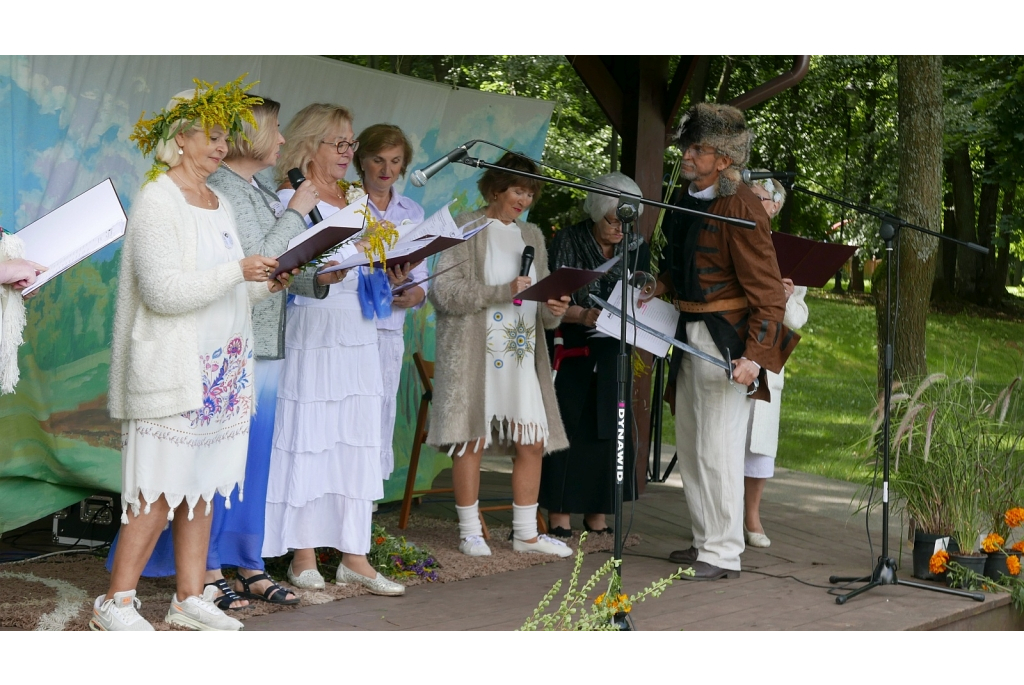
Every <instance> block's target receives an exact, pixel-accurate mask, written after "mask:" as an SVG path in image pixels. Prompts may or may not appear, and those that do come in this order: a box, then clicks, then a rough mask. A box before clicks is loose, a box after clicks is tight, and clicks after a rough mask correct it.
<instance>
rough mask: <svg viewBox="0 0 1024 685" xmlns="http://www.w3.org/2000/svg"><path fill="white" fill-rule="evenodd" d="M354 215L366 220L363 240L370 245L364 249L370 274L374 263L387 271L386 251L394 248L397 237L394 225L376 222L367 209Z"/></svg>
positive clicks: (385, 221) (388, 222)
mask: <svg viewBox="0 0 1024 685" xmlns="http://www.w3.org/2000/svg"><path fill="white" fill-rule="evenodd" d="M356 214H360V215H362V217H363V218H364V219H365V220H366V231H364V232H363V240H365V241H367V242H368V243H370V246H369V247H368V248H366V256H367V258H368V259H369V260H370V273H373V264H374V262H376V261H380V263H381V265H383V267H384V268H385V269H387V268H388V262H387V251H388V250H390V249H391V248H393V247H394V246H395V243H397V242H398V237H399V235H398V230H397V229H396V228H395V224H394V223H392V222H390V221H388V220H386V219H385V220H383V221H378V220H377V218H376V217H375V216H373V212H371V211H370V210H369V209H362V210H360V211H358V212H356Z"/></svg>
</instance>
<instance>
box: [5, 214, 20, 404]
mask: <svg viewBox="0 0 1024 685" xmlns="http://www.w3.org/2000/svg"><path fill="white" fill-rule="evenodd" d="M24 254H25V244H24V243H23V242H22V241H21V238H18V237H17V236H14V235H11V234H10V233H7V234H2V237H0V262H6V261H8V260H11V259H20V258H21V257H22V256H23V255H24ZM24 330H25V302H24V301H23V300H22V297H21V293H20V292H18V291H17V290H15V289H14V288H13V287H11V286H9V285H0V395H7V394H9V393H12V392H14V386H15V385H17V384H18V378H19V377H20V372H19V370H18V347H19V346H20V345H21V343H22V340H23V338H22V332H23V331H24Z"/></svg>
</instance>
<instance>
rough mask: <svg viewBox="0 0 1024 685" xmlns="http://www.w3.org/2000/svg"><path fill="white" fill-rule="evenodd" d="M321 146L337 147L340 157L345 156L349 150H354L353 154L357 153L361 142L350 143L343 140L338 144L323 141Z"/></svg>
mask: <svg viewBox="0 0 1024 685" xmlns="http://www.w3.org/2000/svg"><path fill="white" fill-rule="evenodd" d="M320 144H321V145H333V146H334V147H337V148H338V154H339V155H343V154H345V153H346V152H348V151H349V150H352V152H355V151H356V150H358V149H359V141H358V140H353V141H352V142H351V143H350V142H349V141H347V140H342V141H339V142H337V143H332V142H330V141H327V140H321V141H320Z"/></svg>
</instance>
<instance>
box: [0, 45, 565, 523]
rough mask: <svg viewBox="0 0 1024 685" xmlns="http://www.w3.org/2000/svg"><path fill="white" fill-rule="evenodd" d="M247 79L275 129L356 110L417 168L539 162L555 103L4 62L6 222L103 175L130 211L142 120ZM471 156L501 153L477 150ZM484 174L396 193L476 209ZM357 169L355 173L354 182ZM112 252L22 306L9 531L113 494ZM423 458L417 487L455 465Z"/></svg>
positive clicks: (393, 83)
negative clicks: (519, 156)
mask: <svg viewBox="0 0 1024 685" xmlns="http://www.w3.org/2000/svg"><path fill="white" fill-rule="evenodd" d="M245 72H248V74H249V77H248V78H249V79H250V80H258V81H259V82H260V83H259V85H258V86H257V87H256V88H255V89H254V90H255V91H256V92H257V93H260V94H265V95H268V96H270V97H273V98H274V99H275V100H278V101H280V102H281V103H282V112H281V121H282V125H284V124H285V123H287V122H288V121H289V120H290V119H291V117H292V115H294V114H295V113H296V112H297V111H298V110H300V109H301V108H302V107H304V106H305V105H307V104H309V103H311V102H334V103H338V104H342V105H345V106H346V107H348V108H350V109H351V110H352V112H353V114H354V116H355V129H356V131H357V132H358V131H360V130H361V129H362V128H364V127H365V126H368V125H370V124H375V123H380V122H390V123H393V124H397V125H398V126H400V127H402V129H403V130H405V132H406V133H407V134H408V135H409V137H410V139H411V141H412V143H413V148H414V149H415V150H416V154H415V157H414V159H413V163H412V165H410V166H411V168H417V167H419V166H422V165H424V164H426V163H427V162H429V161H432V160H434V159H436V158H437V157H440V156H441V155H443V154H445V153H447V152H449V151H450V150H452V149H453V148H455V147H457V146H458V145H460V144H462V143H464V142H466V141H467V140H472V139H477V138H478V139H484V140H490V141H493V142H495V143H497V144H499V145H503V146H506V147H509V148H514V149H517V150H522V151H524V152H525V153H526V154H528V155H530V156H533V157H538V158H539V157H540V155H541V152H542V150H543V147H544V139H545V137H546V135H547V129H548V123H549V120H550V117H551V111H552V103H550V102H545V101H538V100H529V99H526V98H515V97H509V96H504V95H495V94H491V93H480V92H477V91H472V90H466V89H456V88H451V87H449V86H445V85H441V84H436V83H431V82H428V81H422V80H418V79H412V78H408V77H404V76H395V75H391V74H386V73H383V72H379V71H373V70H370V69H364V68H361V67H355V66H351V65H347V64H343V63H340V62H336V61H334V60H329V59H325V58H318V57H3V56H0V225H2V226H4V227H5V228H6V229H7V230H9V231H17V230H18V229H20V228H22V227H23V226H25V225H27V224H29V223H31V222H32V221H34V220H35V219H37V218H38V217H40V216H42V215H44V214H46V213H47V212H49V211H50V210H52V209H54V208H55V207H57V206H59V205H61V204H63V203H64V202H66V201H67V200H69V199H71V198H73V197H74V196H76V195H78V194H80V193H82V192H83V191H85V190H87V189H89V188H90V187H92V186H93V185H95V184H96V183H98V182H100V181H102V180H103V179H105V178H108V177H109V178H111V179H112V180H113V182H114V187H115V188H116V189H117V191H118V195H119V196H120V198H121V202H122V203H123V204H124V206H125V209H126V210H128V211H129V212H130V211H131V202H132V198H133V197H134V196H135V193H136V191H137V190H138V188H139V186H140V185H141V180H142V177H143V174H144V173H145V171H146V170H147V169H148V168H149V166H150V164H151V162H150V161H147V160H145V159H143V157H142V156H141V154H140V153H139V152H138V150H137V149H136V147H135V145H134V144H132V143H130V142H129V141H128V136H129V134H130V133H131V130H132V127H133V126H134V124H135V122H136V120H138V118H139V114H140V113H141V112H142V111H143V110H146V111H154V110H159V109H160V108H162V107H163V106H164V105H165V104H166V103H167V101H168V100H169V99H170V97H171V95H173V94H174V93H177V92H179V91H181V90H184V89H186V88H188V87H191V85H192V78H193V77H198V78H202V79H204V80H206V81H219V82H221V83H224V82H226V81H230V80H233V79H235V78H237V77H238V76H240V75H241V74H243V73H245ZM473 154H474V156H481V157H483V158H484V159H487V160H490V161H493V160H494V159H496V158H497V157H498V156H499V155H500V152H499V151H497V150H495V149H494V148H490V147H488V146H484V145H479V146H477V147H476V148H474V150H473ZM476 173H477V170H476V169H472V168H470V167H467V166H464V165H453V166H451V167H449V168H448V169H446V170H444V171H442V172H441V173H439V174H438V175H437V176H435V177H434V178H433V179H432V180H431V181H430V183H429V184H427V186H426V187H425V188H414V187H413V186H412V184H408V185H407V186H405V187H403V186H404V185H405V184H406V181H399V182H398V184H397V185H396V188H397V189H398V190H399V192H402V193H406V194H408V195H409V196H410V197H412V198H413V199H414V200H416V201H418V202H420V203H421V204H422V205H423V206H424V208H425V209H426V211H427V213H428V214H429V213H430V212H432V211H434V210H436V209H439V208H440V207H441V206H442V205H443V204H444V203H445V202H447V201H449V200H451V199H453V198H455V199H456V204H455V206H454V207H453V212H454V213H458V212H459V211H461V210H464V209H470V208H472V207H473V206H475V205H477V204H478V203H479V198H478V196H477V192H476V187H475V179H476ZM354 174H355V169H354V168H352V169H350V177H351V178H354V177H355V176H354ZM120 254H121V251H120V243H118V244H115V245H112V246H111V247H109V248H107V249H105V250H103V251H102V252H101V253H99V254H97V255H96V256H94V257H93V258H92V259H91V260H89V261H87V262H84V263H82V264H80V265H78V266H76V267H75V268H73V269H72V270H70V271H68V272H67V273H66V274H64V275H63V276H61V277H60V278H58V279H56V280H55V282H52V283H49V284H47V285H45V286H44V287H43V288H41V289H40V292H39V294H38V295H37V296H36V297H35V298H33V299H32V300H30V301H29V303H28V326H27V329H26V331H25V339H26V342H25V344H24V345H23V346H22V348H21V350H20V355H19V360H20V366H21V382H20V383H19V385H18V388H17V392H16V393H15V394H13V395H7V396H4V397H0V533H2V532H3V531H5V530H10V529H12V528H15V527H18V526H20V525H23V524H24V523H27V522H30V521H33V520H35V519H38V518H40V517H41V516H45V515H46V514H48V513H50V512H53V511H56V510H58V509H61V508H63V507H65V506H67V505H69V504H72V503H74V502H77V501H79V500H81V499H82V498H84V497H86V496H88V495H91V494H94V493H95V492H97V491H100V490H113V491H119V490H120V487H121V471H120V464H121V462H120V426H119V425H117V424H115V423H114V422H112V421H111V420H110V419H109V417H108V416H107V411H106V403H107V369H108V364H109V360H110V350H109V345H110V333H111V323H112V320H113V314H114V298H115V292H116V285H117V277H118V271H119V264H120ZM433 319H434V316H433V312H432V310H431V309H430V307H429V305H428V306H427V307H424V308H423V309H422V310H421V311H419V312H417V313H416V315H415V316H414V317H410V320H409V323H408V324H407V325H406V359H405V367H404V373H403V377H402V384H401V388H400V390H399V405H398V406H399V410H398V411H399V415H398V422H397V425H396V427H395V466H396V468H395V472H394V474H393V475H392V477H391V480H390V481H388V483H387V484H386V487H385V499H388V500H393V499H398V498H400V497H401V493H402V488H403V487H404V484H405V478H406V474H407V470H408V462H409V452H410V449H411V443H412V434H413V429H414V427H415V420H416V409H417V407H418V403H419V397H420V394H421V392H422V390H421V388H420V387H419V382H418V380H417V379H416V376H415V370H414V369H413V366H412V361H411V355H412V353H413V352H414V351H417V350H419V351H421V352H422V353H423V354H424V355H425V356H426V358H428V359H433V358H434V321H433ZM450 463H451V462H450V460H449V459H448V458H447V457H446V456H444V455H439V454H434V453H432V452H427V451H425V452H424V454H423V458H422V459H421V462H420V468H419V474H418V479H417V485H418V487H426V486H427V484H428V483H429V482H430V481H431V480H432V479H433V477H434V476H435V475H436V474H437V473H438V472H439V471H440V470H442V469H443V468H446V467H447V466H448V465H450Z"/></svg>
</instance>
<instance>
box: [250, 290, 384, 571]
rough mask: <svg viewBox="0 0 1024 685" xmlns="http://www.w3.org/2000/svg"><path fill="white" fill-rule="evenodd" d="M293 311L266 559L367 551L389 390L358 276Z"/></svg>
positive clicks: (379, 484)
mask: <svg viewBox="0 0 1024 685" xmlns="http://www.w3.org/2000/svg"><path fill="white" fill-rule="evenodd" d="M297 300H298V301H297V303H296V305H292V306H290V307H289V311H288V326H287V329H286V334H285V348H286V352H285V359H284V367H283V368H282V370H281V378H280V381H279V384H278V392H277V415H276V417H275V423H274V446H273V451H272V452H271V457H270V482H269V485H268V488H267V514H266V516H267V518H266V524H267V525H266V534H265V537H264V539H263V556H264V557H276V556H281V555H282V554H285V553H286V552H287V551H288V550H289V549H307V548H311V547H333V548H335V549H338V550H340V551H342V552H346V553H349V554H366V553H367V552H369V550H370V531H371V525H372V524H371V513H372V509H373V502H374V500H378V499H380V498H382V497H383V496H384V481H383V478H382V477H381V459H380V449H381V426H380V417H381V402H382V397H383V384H382V381H381V372H380V356H379V353H378V351H377V328H376V325H375V324H374V321H373V320H367V319H364V318H363V317H362V314H361V313H360V311H359V302H358V299H357V297H356V294H355V279H354V278H351V277H350V278H347V279H346V280H345V281H343V282H342V283H341V284H340V285H336V286H333V287H332V288H331V295H330V296H329V297H328V298H327V299H326V300H322V301H315V300H306V299H305V298H297Z"/></svg>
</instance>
